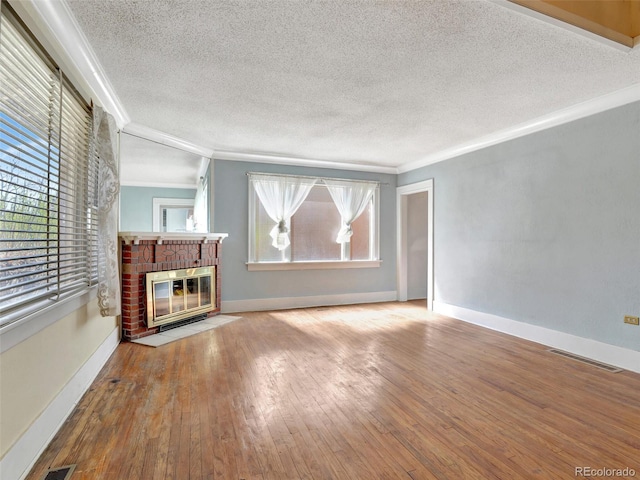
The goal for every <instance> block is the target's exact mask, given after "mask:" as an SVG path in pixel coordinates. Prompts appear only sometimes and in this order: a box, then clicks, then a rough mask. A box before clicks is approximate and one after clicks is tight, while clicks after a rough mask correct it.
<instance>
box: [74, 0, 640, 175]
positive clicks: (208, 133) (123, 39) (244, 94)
mask: <svg viewBox="0 0 640 480" xmlns="http://www.w3.org/2000/svg"><path fill="white" fill-rule="evenodd" d="M67 3H68V5H69V7H70V9H71V11H72V13H73V15H74V16H75V18H76V20H77V22H78V24H79V25H80V27H81V28H82V30H83V32H84V35H85V36H86V38H87V39H88V41H89V43H90V44H91V47H92V48H93V50H94V51H95V53H96V55H97V57H98V59H99V61H100V63H101V65H102V67H103V69H104V71H105V72H106V75H107V77H108V78H109V80H110V82H111V84H112V85H113V87H114V89H115V91H116V93H117V95H118V97H119V98H120V101H121V102H122V104H123V106H124V108H125V110H126V111H127V113H128V115H129V117H130V118H131V120H132V122H135V123H136V124H141V125H144V126H147V127H150V128H153V129H156V130H159V131H161V132H165V133H167V134H170V135H173V136H175V137H179V138H181V139H184V140H186V141H189V142H192V143H194V144H196V145H199V146H202V147H205V148H210V149H215V150H224V151H231V152H242V153H261V154H268V155H277V156H285V157H287V156H288V157H295V158H302V159H312V160H313V159H315V160H321V161H335V162H348V163H351V164H353V163H357V164H362V165H382V166H390V167H398V166H401V165H406V164H407V163H411V162H416V161H419V160H420V159H422V158H424V157H426V156H428V155H432V154H434V153H437V152H439V151H441V150H444V149H447V148H452V147H455V146H457V145H460V144H463V143H465V142H469V141H472V140H474V139H477V138H479V137H482V136H485V135H488V134H491V133H493V132H496V131H499V130H502V129H505V128H507V127H510V126H513V125H517V124H520V123H523V122H527V121H530V120H532V119H534V118H537V117H540V116H542V115H545V114H549V113H551V112H553V111H556V110H559V109H562V108H565V107H568V106H571V105H575V104H578V103H580V102H583V101H586V100H589V99H592V98H594V97H597V96H601V95H604V94H607V93H610V92H613V91H616V90H619V89H622V88H624V87H628V86H630V85H633V84H638V83H640V48H635V49H634V50H630V51H623V50H621V49H616V48H612V47H611V46H608V45H606V44H603V43H600V42H598V41H595V40H592V39H590V38H587V37H584V36H581V35H579V34H577V33H575V32H571V31H568V30H565V29H562V28H559V27H557V26H554V25H552V24H548V23H545V22H543V21H540V20H538V19H535V18H531V17H529V16H526V15H523V14H521V13H519V12H517V11H514V10H511V9H509V8H505V7H504V6H502V5H500V4H498V3H495V2H491V1H485V0H462V1H457V0H432V1H427V0H416V1H409V0H407V1H390V0H389V1H387V0H378V1H368V0H367V1H364V0H360V1H354V0H326V1H308V0H307V1H302V0H297V1H294V0H270V1H267V0H237V1H212V0H173V1H169V0H164V1H163V0H159V1H148V0H108V1H105V0H67ZM125 130H126V127H125Z"/></svg>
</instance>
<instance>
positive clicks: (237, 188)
mask: <svg viewBox="0 0 640 480" xmlns="http://www.w3.org/2000/svg"><path fill="white" fill-rule="evenodd" d="M249 171H252V172H269V173H290V174H300V175H318V176H326V177H341V178H361V179H369V180H380V181H381V182H384V183H389V185H383V186H382V187H381V189H380V257H381V259H382V266H381V267H380V268H362V269H336V270H289V271H266V272H264V271H263V272H249V271H247V266H246V262H247V250H248V243H247V242H248V181H247V176H246V172H249ZM213 172H214V175H213V177H214V189H213V190H214V192H215V212H214V217H213V221H214V231H215V232H223V233H228V234H229V238H227V239H225V240H224V242H223V244H222V300H223V301H230V300H250V299H264V298H281V297H304V296H315V295H332V294H343V293H367V292H382V291H395V290H396V261H395V257H396V253H395V248H396V242H395V237H396V234H395V208H396V204H395V194H396V183H395V182H396V176H395V175H383V174H376V173H365V172H354V171H347V170H330V169H315V168H303V167H292V166H285V165H273V164H265V163H249V162H232V161H224V160H215V164H214V167H213Z"/></svg>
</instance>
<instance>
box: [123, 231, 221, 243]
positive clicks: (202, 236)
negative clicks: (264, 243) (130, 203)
mask: <svg viewBox="0 0 640 480" xmlns="http://www.w3.org/2000/svg"><path fill="white" fill-rule="evenodd" d="M228 236H229V234H228V233H196V232H193V233H187V232H119V233H118V237H120V238H121V239H122V240H123V241H124V243H125V244H126V245H130V244H132V243H133V245H138V244H139V243H140V241H141V240H153V241H155V242H156V243H157V244H158V245H162V243H163V242H165V241H180V240H191V241H193V240H195V241H200V242H202V243H208V242H220V243H222V241H223V240H224V239H225V238H227V237H228Z"/></svg>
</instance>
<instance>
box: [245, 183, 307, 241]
mask: <svg viewBox="0 0 640 480" xmlns="http://www.w3.org/2000/svg"><path fill="white" fill-rule="evenodd" d="M250 178H251V183H252V184H253V188H254V189H255V191H256V194H257V195H258V198H259V199H260V203H262V206H263V207H264V209H265V211H266V212H267V215H269V217H270V218H271V220H273V221H274V222H275V223H276V225H275V226H274V227H273V228H272V229H271V232H270V233H269V235H270V236H271V238H272V239H273V242H272V243H271V245H273V246H274V247H276V248H277V249H278V250H284V249H285V248H287V247H288V246H289V245H290V244H291V242H290V240H289V229H288V227H287V225H289V221H290V220H291V217H292V216H293V214H294V213H296V211H297V210H298V208H300V205H302V202H304V200H305V199H306V198H307V196H308V195H309V192H310V191H311V189H312V188H313V186H314V185H315V184H316V182H317V181H318V180H317V179H315V178H306V177H293V176H291V177H289V176H280V175H256V174H251V175H250Z"/></svg>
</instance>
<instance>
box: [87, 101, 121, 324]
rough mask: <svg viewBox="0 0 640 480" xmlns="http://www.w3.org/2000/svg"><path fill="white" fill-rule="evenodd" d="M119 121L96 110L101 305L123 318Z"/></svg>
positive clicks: (107, 314)
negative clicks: (121, 307)
mask: <svg viewBox="0 0 640 480" xmlns="http://www.w3.org/2000/svg"><path fill="white" fill-rule="evenodd" d="M117 135H118V134H117V128H116V124H115V121H114V119H113V117H112V116H111V115H109V114H108V113H107V112H105V111H104V110H103V109H102V108H100V107H98V106H94V107H93V152H94V154H95V155H97V156H98V159H99V160H98V199H97V200H98V305H99V307H100V314H101V315H102V316H103V317H113V316H116V315H120V273H119V266H120V265H119V260H118V211H117V199H118V192H119V191H120V181H119V179H118V160H117V159H118V154H117V151H118V137H117Z"/></svg>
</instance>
